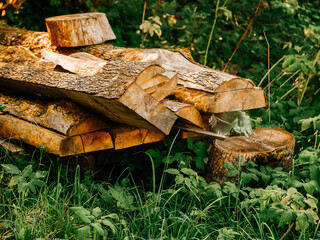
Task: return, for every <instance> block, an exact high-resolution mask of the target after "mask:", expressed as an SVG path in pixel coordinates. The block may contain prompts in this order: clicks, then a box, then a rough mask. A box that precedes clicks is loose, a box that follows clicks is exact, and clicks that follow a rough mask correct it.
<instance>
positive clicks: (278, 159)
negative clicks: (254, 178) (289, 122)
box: [206, 128, 295, 184]
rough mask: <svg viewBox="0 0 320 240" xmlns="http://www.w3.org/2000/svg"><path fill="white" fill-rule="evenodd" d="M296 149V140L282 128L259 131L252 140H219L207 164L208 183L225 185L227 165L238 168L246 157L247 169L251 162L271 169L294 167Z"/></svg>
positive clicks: (228, 138)
mask: <svg viewBox="0 0 320 240" xmlns="http://www.w3.org/2000/svg"><path fill="white" fill-rule="evenodd" d="M294 145H295V138H294V136H293V135H292V134H291V133H289V132H287V131H284V130H283V129H280V128H276V129H275V128H257V129H255V130H254V131H253V133H252V134H251V135H250V136H249V137H245V136H236V137H227V138H226V139H224V140H215V141H214V142H213V148H212V150H211V154H210V158H209V161H208V164H207V175H206V179H207V181H208V182H210V181H213V180H214V181H217V182H219V183H220V184H222V183H223V182H224V181H226V180H227V178H226V176H225V175H226V173H227V171H228V170H227V169H224V168H223V165H224V163H226V162H231V163H233V165H234V166H238V161H239V159H240V157H243V160H244V161H243V162H240V164H241V166H243V165H244V164H245V163H246V162H248V161H249V160H251V161H253V162H255V163H257V164H259V165H260V164H261V165H269V166H271V167H276V166H282V167H283V168H288V167H290V165H291V163H292V158H293V152H294Z"/></svg>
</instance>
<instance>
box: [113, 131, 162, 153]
mask: <svg viewBox="0 0 320 240" xmlns="http://www.w3.org/2000/svg"><path fill="white" fill-rule="evenodd" d="M111 134H112V138H113V140H114V149H115V150H118V149H123V148H129V147H133V146H137V145H142V144H147V143H154V142H160V141H162V140H163V139H164V138H165V135H164V134H162V133H159V132H154V131H151V130H147V129H141V128H140V129H139V128H134V127H130V126H118V127H114V128H113V129H112V130H111Z"/></svg>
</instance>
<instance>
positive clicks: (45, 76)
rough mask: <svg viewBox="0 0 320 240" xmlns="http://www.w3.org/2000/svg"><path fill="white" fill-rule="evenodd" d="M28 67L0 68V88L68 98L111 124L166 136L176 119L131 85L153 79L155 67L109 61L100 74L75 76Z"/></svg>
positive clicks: (11, 65) (19, 65)
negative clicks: (146, 130)
mask: <svg viewBox="0 0 320 240" xmlns="http://www.w3.org/2000/svg"><path fill="white" fill-rule="evenodd" d="M28 63H29V64H28V65H26V64H14V63H7V64H0V85H2V86H3V87H5V88H11V89H12V88H13V89H15V90H19V89H20V90H22V91H24V92H27V91H29V92H31V93H38V94H39V93H40V94H43V95H49V96H53V97H57V98H61V97H63V98H69V99H71V100H73V101H75V102H78V103H80V104H82V105H84V106H85V107H87V108H88V109H92V110H93V111H96V112H98V113H100V114H102V115H103V116H106V117H108V118H110V119H111V120H114V121H117V122H120V123H125V124H129V125H134V126H137V127H139V128H146V129H151V130H156V131H159V130H160V131H162V132H163V133H165V134H169V132H170V130H171V128H172V125H173V123H174V122H175V120H176V118H177V117H176V116H175V115H174V114H173V113H172V112H171V111H169V110H168V109H166V108H165V107H164V106H162V105H161V104H160V103H159V102H158V101H157V100H156V99H154V98H153V97H151V96H150V95H149V94H148V93H147V92H145V91H144V90H143V89H142V88H140V87H139V86H137V85H136V84H135V83H134V82H135V80H136V79H137V78H138V77H139V75H141V74H143V75H151V77H152V76H154V74H155V73H156V72H157V71H158V70H159V69H160V68H159V67H158V66H156V65H152V64H150V63H143V62H125V61H122V60H111V61H108V64H107V65H105V66H104V67H103V69H102V72H101V73H99V74H97V75H95V76H79V75H77V74H71V73H65V72H57V71H52V70H50V69H47V68H41V67H39V66H36V67H34V66H33V65H32V64H31V63H30V62H28ZM155 69H156V71H155ZM149 71H150V72H149ZM145 72H147V73H145ZM156 74H157V73H156Z"/></svg>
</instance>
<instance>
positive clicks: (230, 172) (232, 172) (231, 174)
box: [226, 169, 238, 177]
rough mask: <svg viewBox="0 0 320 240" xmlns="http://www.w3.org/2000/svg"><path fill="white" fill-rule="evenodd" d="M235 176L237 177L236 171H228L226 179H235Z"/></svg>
mask: <svg viewBox="0 0 320 240" xmlns="http://www.w3.org/2000/svg"><path fill="white" fill-rule="evenodd" d="M235 176H238V170H236V169H230V170H229V171H228V172H227V174H226V177H235Z"/></svg>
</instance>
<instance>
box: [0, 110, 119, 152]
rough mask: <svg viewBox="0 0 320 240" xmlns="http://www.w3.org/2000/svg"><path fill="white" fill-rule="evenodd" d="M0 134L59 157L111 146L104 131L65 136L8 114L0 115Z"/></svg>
mask: <svg viewBox="0 0 320 240" xmlns="http://www.w3.org/2000/svg"><path fill="white" fill-rule="evenodd" d="M0 136H1V137H3V138H10V139H11V138H12V139H16V140H21V141H24V142H25V143H27V144H30V145H32V146H34V147H37V148H41V147H43V148H44V149H45V151H47V152H49V153H52V154H55V155H58V156H60V157H63V156H70V155H75V154H82V153H88V152H93V151H99V150H105V149H110V148H113V142H112V139H111V136H110V134H109V133H107V132H105V131H97V132H93V133H87V134H82V135H77V136H73V137H66V136H64V135H62V134H59V133H56V132H53V131H51V130H48V129H46V128H43V127H41V126H39V125H35V124H32V123H30V122H27V121H24V120H21V119H19V118H16V117H13V116H10V115H0Z"/></svg>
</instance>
